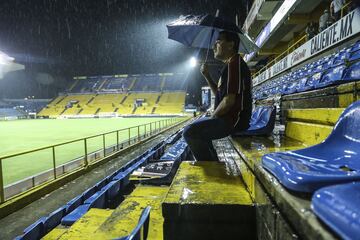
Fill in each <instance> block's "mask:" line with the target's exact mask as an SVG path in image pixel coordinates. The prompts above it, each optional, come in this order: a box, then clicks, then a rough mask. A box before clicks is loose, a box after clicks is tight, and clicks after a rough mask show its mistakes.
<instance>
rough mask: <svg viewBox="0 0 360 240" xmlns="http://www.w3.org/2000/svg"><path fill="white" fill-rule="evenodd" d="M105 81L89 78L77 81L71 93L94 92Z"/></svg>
mask: <svg viewBox="0 0 360 240" xmlns="http://www.w3.org/2000/svg"><path fill="white" fill-rule="evenodd" d="M105 80H106V79H99V78H91V77H90V78H89V79H83V80H78V81H77V83H76V85H75V86H74V87H73V88H72V89H71V92H73V93H82V92H95V91H96V90H98V88H99V87H100V86H101V84H102V83H103V82H104V81H105Z"/></svg>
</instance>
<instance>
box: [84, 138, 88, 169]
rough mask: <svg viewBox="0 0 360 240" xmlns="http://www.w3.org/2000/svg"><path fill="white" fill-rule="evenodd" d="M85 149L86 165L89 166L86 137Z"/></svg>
mask: <svg viewBox="0 0 360 240" xmlns="http://www.w3.org/2000/svg"><path fill="white" fill-rule="evenodd" d="M84 151H85V157H84V161H85V167H87V166H88V165H89V162H88V151H87V141H86V138H84Z"/></svg>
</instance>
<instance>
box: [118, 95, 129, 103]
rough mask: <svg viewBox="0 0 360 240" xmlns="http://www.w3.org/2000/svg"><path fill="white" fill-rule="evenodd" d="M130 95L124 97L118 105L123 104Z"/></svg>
mask: <svg viewBox="0 0 360 240" xmlns="http://www.w3.org/2000/svg"><path fill="white" fill-rule="evenodd" d="M130 94H131V93H129V94H127V95H125V97H124V98H123V99H122V100H121V102H120V104H123V103H124V102H125V100H126V98H127V97H128V96H129V95H130Z"/></svg>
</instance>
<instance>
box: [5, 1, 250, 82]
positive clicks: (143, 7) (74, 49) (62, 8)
mask: <svg viewBox="0 0 360 240" xmlns="http://www.w3.org/2000/svg"><path fill="white" fill-rule="evenodd" d="M246 2H247V0H222V1H217V0H188V1H184V0H161V1H159V0H128V1H125V0H1V1H0V51H3V52H5V53H7V54H8V55H10V56H13V57H15V59H16V62H19V63H23V64H25V65H26V67H27V69H36V70H38V71H43V72H49V73H51V74H55V75H63V76H65V77H69V76H75V75H107V74H117V73H157V72H184V71H189V69H186V68H185V67H184V66H185V65H184V62H186V61H188V59H189V58H190V57H191V56H192V55H194V54H196V52H197V51H198V50H197V49H191V48H188V47H185V46H183V45H181V44H180V43H177V42H175V41H173V40H169V39H167V29H166V24H167V23H169V22H171V21H173V20H175V19H176V18H178V17H179V16H180V15H187V14H203V13H211V14H215V12H216V9H219V10H220V16H222V17H224V18H228V19H230V20H231V21H235V14H236V13H237V14H239V15H240V20H241V22H242V21H243V20H244V18H245V15H246V11H247V9H246V8H247V6H246V5H247V4H246ZM250 6H251V5H250V4H249V7H250Z"/></svg>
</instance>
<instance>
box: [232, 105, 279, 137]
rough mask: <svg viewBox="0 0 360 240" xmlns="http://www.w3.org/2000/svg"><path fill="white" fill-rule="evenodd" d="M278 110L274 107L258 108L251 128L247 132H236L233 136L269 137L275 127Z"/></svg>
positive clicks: (251, 121)
mask: <svg viewBox="0 0 360 240" xmlns="http://www.w3.org/2000/svg"><path fill="white" fill-rule="evenodd" d="M275 116H276V109H275V107H273V106H260V107H257V108H256V109H255V110H254V111H253V112H252V115H251V119H250V127H249V128H248V129H247V130H246V131H241V132H236V133H234V134H233V136H244V135H269V134H271V133H272V131H273V129H274V126H275Z"/></svg>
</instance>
